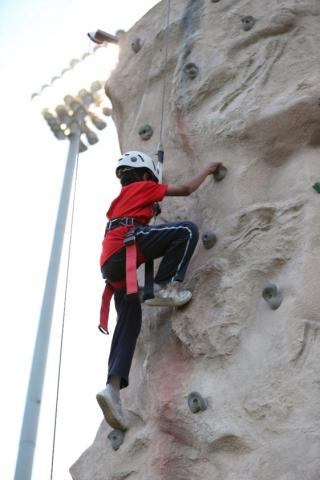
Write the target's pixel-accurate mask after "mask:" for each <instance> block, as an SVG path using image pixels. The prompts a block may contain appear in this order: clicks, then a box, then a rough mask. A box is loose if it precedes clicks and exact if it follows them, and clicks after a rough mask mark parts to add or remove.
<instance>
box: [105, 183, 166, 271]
mask: <svg viewBox="0 0 320 480" xmlns="http://www.w3.org/2000/svg"><path fill="white" fill-rule="evenodd" d="M167 189H168V185H167V184H166V183H156V182H152V181H150V180H146V181H142V182H134V183H130V184H129V185H126V186H125V187H122V188H121V192H120V195H119V196H118V197H117V198H115V199H114V200H113V202H112V203H111V205H110V208H109V210H108V211H107V218H108V219H109V220H112V219H113V218H119V217H130V218H134V219H135V220H136V221H137V222H138V223H141V224H142V225H147V224H148V223H149V222H150V220H151V218H152V217H153V215H154V212H153V204H154V203H155V202H161V200H163V197H164V196H165V194H166V192H167ZM130 229H132V226H127V227H117V228H114V229H113V230H110V231H109V232H108V233H107V235H106V236H105V237H104V240H103V242H102V253H101V257H100V265H101V266H102V265H103V264H104V263H105V262H106V260H108V258H109V257H111V255H113V254H114V253H116V252H117V251H118V250H120V248H122V247H123V240H124V237H125V234H126V233H127V231H128V230H130Z"/></svg>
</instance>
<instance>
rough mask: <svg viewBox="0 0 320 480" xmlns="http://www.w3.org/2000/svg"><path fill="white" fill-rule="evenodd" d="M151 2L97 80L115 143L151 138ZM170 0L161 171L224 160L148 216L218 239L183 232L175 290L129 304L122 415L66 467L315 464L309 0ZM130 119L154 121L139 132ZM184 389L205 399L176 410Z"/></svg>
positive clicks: (319, 124) (238, 468) (318, 107)
mask: <svg viewBox="0 0 320 480" xmlns="http://www.w3.org/2000/svg"><path fill="white" fill-rule="evenodd" d="M166 4H167V3H166V2H161V3H159V4H158V5H157V6H156V7H155V8H153V9H152V10H151V11H150V12H149V13H148V14H147V15H146V16H145V17H144V18H143V19H141V21H140V22H138V23H137V24H136V25H135V26H134V27H133V29H132V30H131V31H129V32H128V33H127V34H126V35H125V36H124V37H123V38H122V40H121V55H120V61H119V65H118V67H117V69H116V70H115V71H114V74H113V75H112V77H111V79H110V81H109V82H108V84H107V86H106V91H107V94H108V95H109V96H110V98H111V100H112V105H113V114H114V119H115V122H116V124H117V128H118V133H119V140H120V144H121V149H122V150H123V151H125V150H127V149H142V150H144V151H146V152H147V153H149V154H154V152H155V151H156V150H157V142H158V140H159V128H160V117H161V102H162V89H163V75H164V51H165V42H166V37H165V27H166ZM171 4H172V8H171V15H170V26H169V29H168V35H169V45H170V48H169V56H168V79H167V90H166V91H167V95H166V102H165V105H166V109H165V124H164V145H165V150H166V159H165V176H164V181H170V182H177V181H182V180H183V179H184V178H187V177H189V176H191V175H192V174H193V173H195V172H196V171H197V170H198V168H199V166H200V165H204V164H205V163H206V162H208V160H220V161H223V163H224V164H225V165H226V166H227V168H228V175H227V177H226V178H225V179H224V180H223V181H222V182H220V183H215V182H214V181H213V179H212V181H210V180H208V181H207V182H206V184H205V185H203V186H202V187H201V188H200V189H199V190H198V191H197V192H196V193H194V194H193V195H192V196H191V197H188V198H187V199H181V198H180V199H179V198H178V199H172V198H170V199H169V200H165V201H164V202H163V214H162V216H163V220H164V221H174V220H180V219H190V220H193V221H195V222H196V223H197V224H198V226H199V229H200V234H202V233H204V232H205V231H208V230H211V229H212V230H214V232H215V233H216V234H217V238H218V242H217V244H216V245H215V246H214V248H212V249H209V250H208V249H205V248H204V247H203V245H202V244H201V242H200V243H199V246H198V248H197V251H196V254H195V257H194V259H193V261H192V264H191V266H190V268H189V271H188V280H187V284H188V286H189V287H190V288H191V289H192V290H193V292H194V299H193V301H192V303H191V304H190V305H189V306H188V307H186V308H183V309H180V310H176V311H171V310H169V309H152V308H150V307H149V308H148V307H145V308H144V321H143V328H142V332H141V336H140V338H139V342H138V346H137V350H136V354H135V358H134V364H133V368H132V375H131V385H130V387H129V388H128V389H127V390H126V391H124V392H123V394H124V395H123V398H124V405H125V408H126V410H127V414H128V417H129V419H130V422H131V428H130V430H129V431H128V432H127V433H126V435H125V439H124V443H123V445H121V447H120V449H119V450H118V451H113V450H112V448H111V446H110V443H109V441H108V439H107V435H108V433H109V432H110V428H108V427H107V425H106V424H105V423H102V425H101V427H100V429H99V431H98V434H97V437H96V440H95V442H94V444H93V445H92V446H91V447H90V448H89V449H88V450H87V451H86V452H85V453H84V454H83V455H82V456H81V458H80V459H79V460H78V461H77V462H76V463H75V464H74V465H73V467H72V468H71V473H72V477H73V479H74V480H89V479H90V480H124V479H130V480H136V479H139V480H150V479H152V480H160V479H161V480H162V479H163V480H168V479H170V480H171V479H174V480H209V479H217V480H257V479H259V480H301V478H303V479H304V480H319V478H320V402H319V394H320V369H319V359H320V335H319V332H320V291H319V290H320V287H319V271H320V256H319V247H320V197H319V194H317V193H316V191H315V190H313V189H312V184H313V183H314V182H315V181H316V180H319V179H320V160H319V159H320V48H319V45H320V28H319V21H320V3H319V1H317V0H286V1H281V0H269V1H268V2H261V1H258V0H252V1H241V0H238V1H237V0H221V1H220V2H216V1H213V0H212V1H210V0H198V1H196V0H188V1H186V0H172V1H171ZM246 16H252V17H253V18H254V19H255V23H254V25H253V27H252V28H251V29H250V30H244V29H243V20H242V19H243V17H246ZM138 37H139V38H140V39H141V44H142V48H141V49H140V50H139V51H138V52H137V53H134V52H133V50H132V48H131V44H132V42H133V41H134V40H135V39H136V38H138ZM190 63H194V64H195V65H196V66H197V67H198V71H197V75H196V77H194V78H192V79H191V78H189V77H188V76H187V75H186V74H185V70H184V66H185V65H187V64H190ZM145 124H149V125H150V126H152V128H153V130H154V134H153V136H152V138H151V139H150V140H147V141H145V140H142V139H141V138H140V136H139V133H138V132H139V128H140V127H141V126H142V125H145ZM267 283H273V284H276V285H277V287H278V288H279V290H280V291H281V294H282V296H283V300H282V303H281V305H280V307H279V308H278V309H277V310H272V309H271V308H270V307H269V305H268V304H267V302H266V301H265V300H264V299H263V297H262V290H263V288H264V287H265V285H266V284H267ZM192 390H196V391H198V392H200V393H201V395H202V396H203V397H204V398H206V399H207V400H208V408H207V410H205V411H203V412H199V413H197V414H193V413H191V412H190V410H189V408H188V404H187V398H188V394H189V393H190V392H191V391H192Z"/></svg>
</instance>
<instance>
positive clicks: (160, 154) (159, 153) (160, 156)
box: [157, 0, 171, 183]
mask: <svg viewBox="0 0 320 480" xmlns="http://www.w3.org/2000/svg"><path fill="white" fill-rule="evenodd" d="M170 11H171V0H168V2H167V22H166V23H167V25H166V28H165V55H164V73H163V87H162V105H161V118H160V134H159V146H158V151H157V157H158V167H159V170H160V174H159V182H160V183H161V182H162V168H163V160H164V148H163V125H164V107H165V98H166V89H167V76H168V50H169V25H170Z"/></svg>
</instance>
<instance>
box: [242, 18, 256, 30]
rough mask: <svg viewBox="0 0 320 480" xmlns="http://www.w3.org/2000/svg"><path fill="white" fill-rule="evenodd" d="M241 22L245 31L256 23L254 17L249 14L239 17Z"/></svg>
mask: <svg viewBox="0 0 320 480" xmlns="http://www.w3.org/2000/svg"><path fill="white" fill-rule="evenodd" d="M241 22H242V28H243V30H245V31H246V32H247V31H248V30H251V28H252V27H253V26H254V24H255V23H256V19H255V18H254V17H252V16H251V15H247V16H246V17H242V18H241Z"/></svg>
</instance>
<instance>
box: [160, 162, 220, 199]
mask: <svg viewBox="0 0 320 480" xmlns="http://www.w3.org/2000/svg"><path fill="white" fill-rule="evenodd" d="M220 165H221V163H218V162H213V163H209V165H207V166H206V167H205V168H204V169H203V170H201V172H200V173H198V175H196V176H195V177H194V178H192V179H191V180H189V181H187V182H186V183H183V184H181V185H170V184H169V185H168V189H167V192H166V196H168V197H187V196H188V195H190V194H191V193H192V192H194V191H195V190H197V188H199V187H200V185H201V184H202V183H203V182H204V180H205V179H206V178H207V176H208V175H210V174H211V173H213V172H214V171H215V170H217V168H218V167H220Z"/></svg>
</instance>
